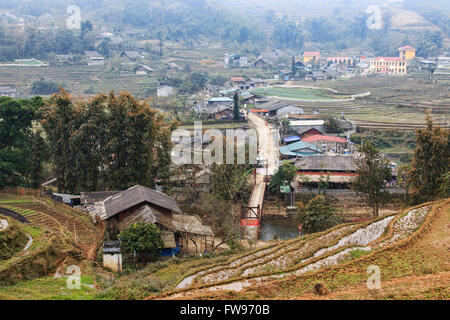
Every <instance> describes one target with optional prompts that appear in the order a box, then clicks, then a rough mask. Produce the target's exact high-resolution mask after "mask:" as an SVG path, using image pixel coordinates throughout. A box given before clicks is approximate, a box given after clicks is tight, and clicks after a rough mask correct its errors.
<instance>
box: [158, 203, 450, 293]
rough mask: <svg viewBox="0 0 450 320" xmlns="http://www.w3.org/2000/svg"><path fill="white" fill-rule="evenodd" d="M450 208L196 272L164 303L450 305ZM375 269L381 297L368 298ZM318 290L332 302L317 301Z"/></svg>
mask: <svg viewBox="0 0 450 320" xmlns="http://www.w3.org/2000/svg"><path fill="white" fill-rule="evenodd" d="M449 240H450V201H449V200H447V201H443V202H438V203H429V204H425V205H422V206H418V207H414V208H411V209H408V210H406V211H405V212H403V213H399V214H396V215H391V216H385V217H382V218H379V219H377V220H375V221H372V222H369V223H366V224H360V225H356V224H348V225H344V226H342V225H341V226H338V227H336V228H333V229H331V230H329V231H327V232H324V233H320V234H315V235H311V236H310V237H307V238H306V239H295V240H290V241H285V242H280V243H279V244H278V245H276V246H272V247H268V248H265V249H263V250H259V251H256V252H254V253H251V254H249V255H247V256H246V257H239V258H238V259H231V260H230V261H228V262H227V263H225V264H222V265H219V266H216V267H213V268H209V269H208V268H205V269H204V270H198V271H197V272H196V273H195V274H192V275H191V276H190V277H186V278H185V279H184V280H183V281H182V282H180V283H179V284H178V286H177V290H176V291H174V292H173V293H169V294H168V295H165V296H163V297H156V296H153V297H151V298H170V299H178V298H182V299H185V298H189V299H293V298H295V299H318V298H319V299H323V298H325V299H371V298H376V299H380V298H381V299H405V298H411V299H415V298H420V299H448V298H449V297H450V292H449V289H448V288H449V285H450V277H449V275H450V250H449V249H450V241H449ZM371 265H375V266H378V267H379V268H380V271H381V289H380V290H368V289H367V286H366V282H367V279H368V277H369V276H370V274H368V273H367V268H368V267H369V266H371ZM318 282H321V283H323V285H324V286H325V287H326V288H327V289H328V290H329V294H327V295H325V296H318V295H316V294H315V293H314V286H315V285H316V284H317V283H318Z"/></svg>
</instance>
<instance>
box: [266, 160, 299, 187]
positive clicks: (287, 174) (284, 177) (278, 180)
mask: <svg viewBox="0 0 450 320" xmlns="http://www.w3.org/2000/svg"><path fill="white" fill-rule="evenodd" d="M296 175H297V167H296V166H295V165H293V164H290V163H287V162H285V163H283V165H282V166H280V167H279V168H278V171H277V172H276V173H275V174H274V176H273V177H272V179H271V180H270V185H269V190H270V191H272V192H275V193H278V194H279V193H280V186H281V185H284V183H285V182H287V183H288V184H289V185H290V184H291V182H292V181H293V180H294V178H295V177H296Z"/></svg>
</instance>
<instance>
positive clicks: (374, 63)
mask: <svg viewBox="0 0 450 320" xmlns="http://www.w3.org/2000/svg"><path fill="white" fill-rule="evenodd" d="M407 67H408V64H407V62H406V60H405V59H401V58H397V57H378V58H374V59H371V60H370V67H369V72H370V73H376V74H385V75H405V74H406V69H407Z"/></svg>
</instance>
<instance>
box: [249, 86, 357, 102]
mask: <svg viewBox="0 0 450 320" xmlns="http://www.w3.org/2000/svg"><path fill="white" fill-rule="evenodd" d="M251 92H252V93H254V94H260V95H263V96H266V97H277V98H281V99H282V98H288V99H299V100H330V101H332V100H339V99H344V98H350V96H332V95H331V94H329V93H327V92H323V91H321V90H315V89H307V88H297V87H292V88H287V87H264V88H257V89H253V90H251Z"/></svg>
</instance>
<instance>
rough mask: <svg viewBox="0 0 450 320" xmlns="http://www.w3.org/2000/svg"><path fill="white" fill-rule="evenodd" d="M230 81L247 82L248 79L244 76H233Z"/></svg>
mask: <svg viewBox="0 0 450 320" xmlns="http://www.w3.org/2000/svg"><path fill="white" fill-rule="evenodd" d="M230 81H232V82H245V81H246V80H245V79H244V78H242V77H231V78H230Z"/></svg>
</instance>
